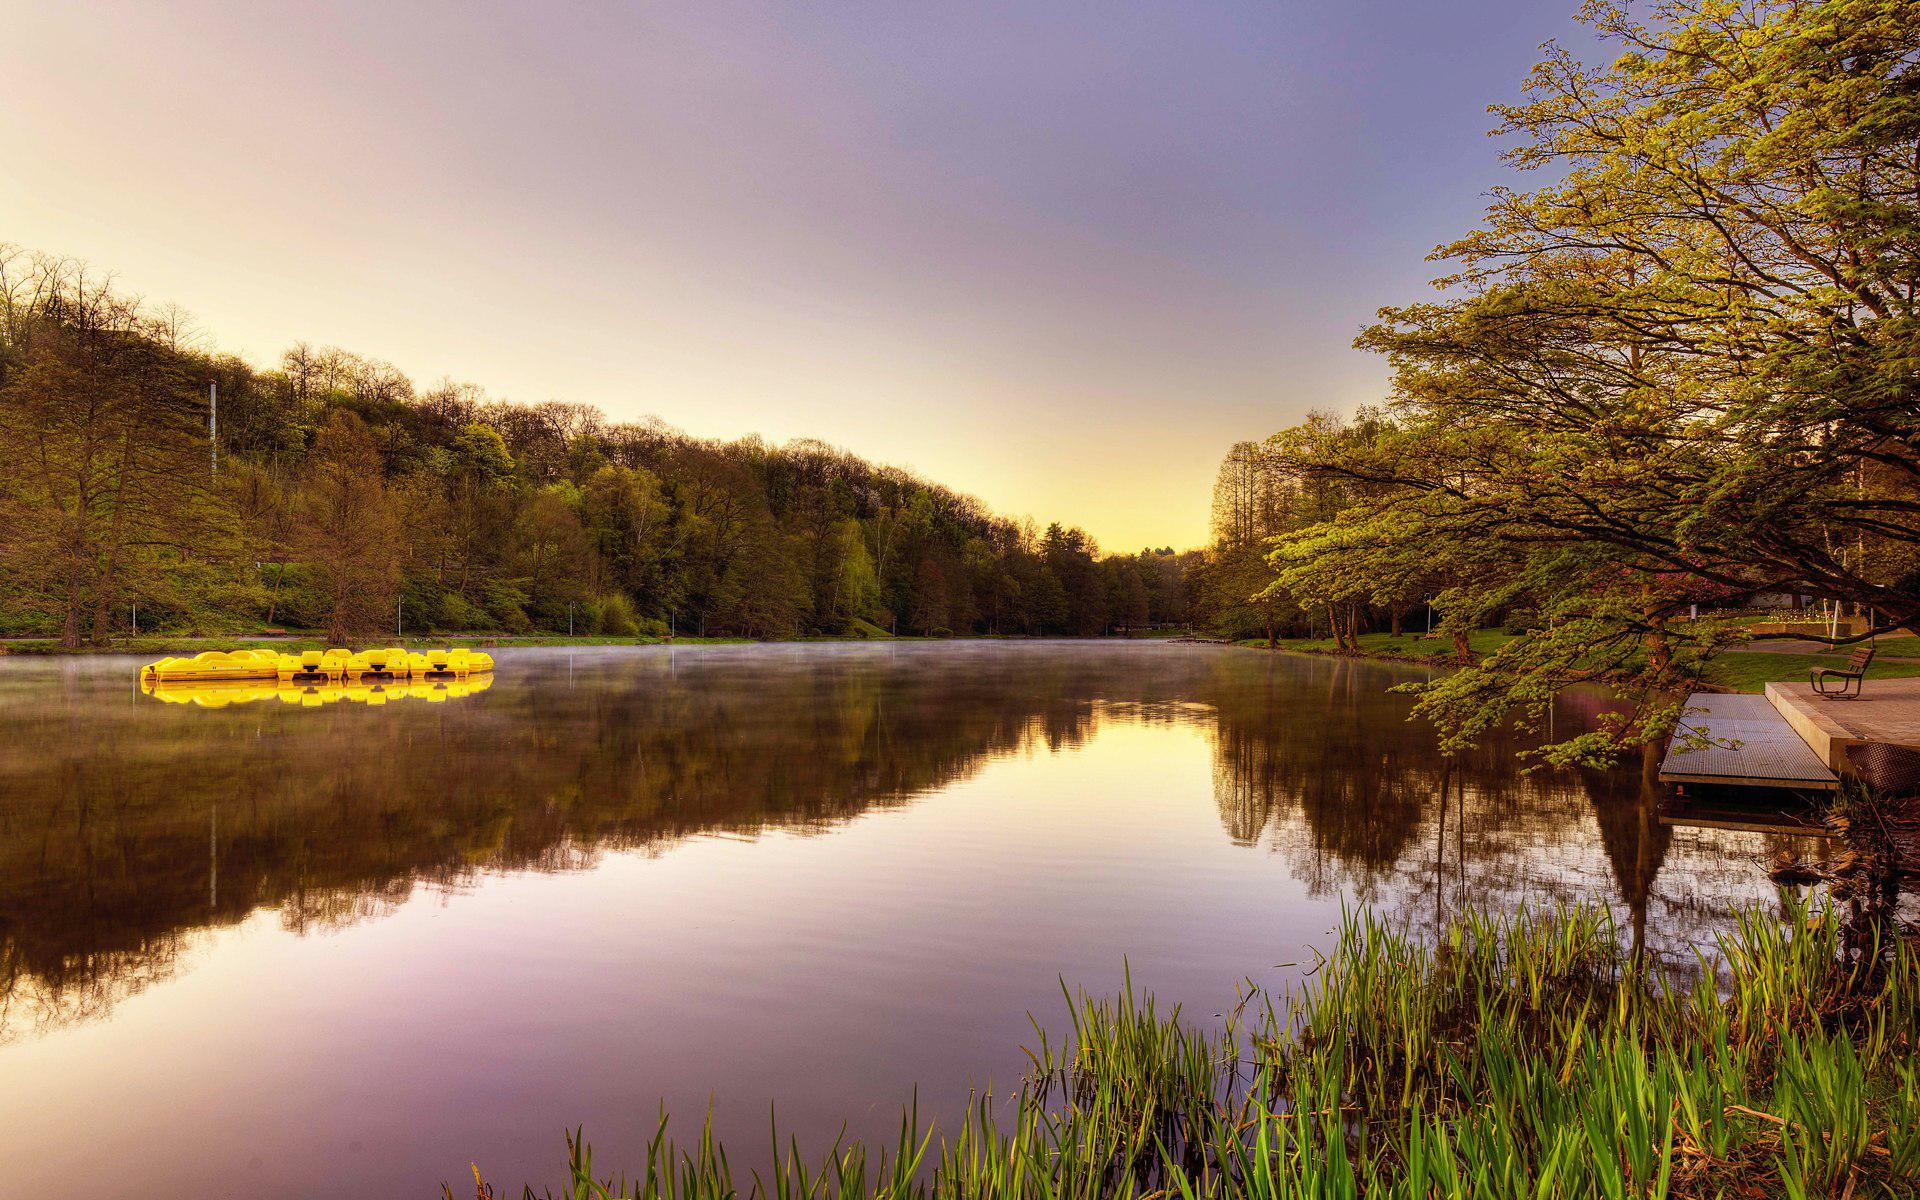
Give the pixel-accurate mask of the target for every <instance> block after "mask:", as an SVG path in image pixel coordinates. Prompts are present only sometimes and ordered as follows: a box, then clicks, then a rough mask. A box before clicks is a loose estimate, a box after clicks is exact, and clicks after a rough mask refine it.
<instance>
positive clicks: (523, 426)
mask: <svg viewBox="0 0 1920 1200" xmlns="http://www.w3.org/2000/svg"><path fill="white" fill-rule="evenodd" d="M210 382H217V383H218V386H219V389H220V398H221V414H222V419H221V423H220V434H219V445H218V446H217V447H214V446H210V445H209V444H208V442H207V437H206V430H207V423H206V401H207V387H208V384H209V383H210ZM216 450H217V453H218V456H219V463H220V468H219V472H218V474H217V475H216V474H214V472H213V469H212V468H213V461H212V460H213V455H214V453H215V451H216ZM29 451H32V453H29ZM0 456H4V457H5V458H6V460H7V461H9V462H11V463H14V464H15V465H16V466H17V467H19V468H20V469H16V470H12V471H8V472H0V631H7V632H19V633H30V634H47V635H57V636H60V637H61V638H62V639H63V641H64V642H65V643H66V644H67V645H68V646H69V647H71V646H75V645H78V644H79V643H81V642H83V641H102V640H105V639H108V638H113V637H124V636H126V635H128V634H130V633H131V632H132V610H133V605H134V604H136V603H137V604H139V605H140V607H141V610H142V612H143V614H150V621H151V622H152V624H151V627H152V628H156V629H158V628H165V629H168V630H172V631H178V632H194V631H213V630H234V631H244V630H248V629H257V628H259V627H261V626H263V625H272V626H299V627H305V628H324V629H326V630H327V631H328V632H329V634H330V636H332V637H334V638H345V637H347V636H349V635H366V636H375V635H380V634H384V633H387V632H390V631H391V630H392V629H393V626H394V622H395V619H396V616H397V617H398V618H399V620H400V623H401V625H402V626H403V627H404V628H411V629H427V628H434V629H442V630H456V631H471V632H496V631H497V632H508V633H529V632H537V631H564V630H566V629H567V628H568V627H569V618H570V616H571V622H572V625H573V627H574V628H575V629H583V628H585V629H591V628H596V627H604V626H606V625H607V623H608V622H609V621H611V622H612V623H613V625H614V626H615V627H619V628H626V627H628V625H629V624H631V626H632V627H633V628H636V629H641V630H657V631H658V632H659V633H664V632H665V630H666V627H667V625H668V623H669V621H671V622H673V623H674V624H675V625H676V626H677V627H678V628H679V629H680V630H681V631H682V632H685V633H687V634H690V635H694V636H703V635H715V636H720V635H746V636H751V637H788V636H794V635H804V634H818V633H829V634H831V633H840V632H842V631H845V630H848V629H852V628H862V627H879V628H883V629H887V630H896V629H897V630H902V631H908V630H911V631H923V632H924V631H932V630H936V629H947V630H953V631H955V632H959V633H1030V634H1039V633H1045V634H1098V633H1104V632H1107V631H1109V630H1111V629H1113V628H1115V627H1116V626H1125V627H1128V628H1132V627H1137V626H1139V625H1141V624H1142V623H1171V622H1175V621H1180V620H1184V619H1185V617H1186V596H1185V586H1184V577H1183V568H1184V563H1183V561H1182V560H1180V559H1178V558H1177V557H1175V556H1169V555H1160V554H1142V555H1138V556H1126V555H1119V556H1112V557H1107V558H1103V557H1101V556H1100V555H1099V554H1098V553H1097V551H1096V548H1095V547H1094V546H1093V545H1092V543H1091V541H1090V540H1089V539H1088V538H1087V537H1086V535H1085V534H1084V533H1082V532H1080V531H1079V530H1072V529H1063V528H1061V527H1058V526H1055V527H1052V528H1050V529H1049V530H1048V532H1047V534H1046V536H1045V538H1044V539H1043V538H1042V537H1041V536H1039V535H1037V534H1036V533H1035V532H1034V531H1032V530H1031V529H1030V528H1027V527H1024V526H1020V525H1016V524H1014V523H1013V522H1010V521H1006V520H1004V519H1001V518H998V517H995V516H993V515H992V514H990V513H988V512H986V511H985V510H984V509H983V508H982V507H981V506H980V505H979V504H978V503H977V502H976V501H974V500H972V499H970V498H968V497H965V496H961V495H958V494H956V493H954V492H951V491H948V490H947V489H945V488H942V487H939V486H937V485H934V484H930V483H927V482H925V481H923V480H920V479H916V478H914V477H913V476H911V475H908V474H906V473H905V472H902V471H898V470H895V469H891V468H883V467H876V466H874V465H872V464H870V463H866V462H863V461H861V460H859V459H856V458H854V457H852V456H851V455H848V454H846V453H844V452H841V451H838V450H835V449H833V448H831V447H828V446H823V445H820V444H818V443H813V442H796V443H793V444H791V445H789V446H784V447H777V448H776V447H769V446H766V445H765V444H763V443H761V442H760V441H758V440H757V439H746V440H743V441H739V442H731V443H727V442H715V441H704V440H700V439H696V438H691V437H687V436H685V435H682V434H679V433H676V432H674V431H672V430H669V429H666V428H664V427H662V426H660V425H659V424H657V423H653V422H648V423H642V424H633V425H621V424H612V423H609V422H608V421H607V419H606V418H605V417H604V416H603V415H602V414H600V413H599V412H598V411H596V410H594V409H591V408H587V407H584V406H579V405H570V404H561V403H544V404H537V405H518V404H508V403H504V402H497V401H490V400H488V399H487V398H486V396H485V395H484V394H483V393H482V392H481V391H480V390H479V389H478V388H475V387H472V386H469V385H459V384H449V385H445V386H442V387H440V388H436V389H433V390H431V391H427V392H424V393H422V392H419V391H417V390H416V389H415V387H414V385H413V384H412V382H411V381H409V380H408V379H407V378H406V377H405V376H404V375H402V374H400V373H399V372H398V371H397V370H395V369H394V368H392V367H391V366H389V365H387V364H384V363H379V362H374V361H371V360H368V359H364V358H361V357H358V356H356V355H352V354H349V353H346V352H344V351H340V350H330V349H329V350H315V349H313V348H311V347H308V346H305V345H297V346H295V347H294V348H293V349H292V350H290V351H288V352H287V354H286V355H285V357H284V358H283V360H282V361H281V363H280V364H279V366H278V368H277V369H275V370H270V371H257V370H254V369H253V368H251V367H249V366H247V365H246V364H245V363H242V362H240V361H238V360H236V359H233V358H227V357H212V356H208V355H205V354H201V353H198V352H195V351H192V350H189V349H183V348H181V347H179V346H178V345H177V344H175V343H174V342H173V341H171V340H169V339H168V337H167V331H166V329H165V328H164V327H163V323H161V322H156V321H153V320H150V319H148V318H147V317H146V316H145V315H143V313H142V312H141V310H140V308H139V306H138V305H137V304H134V303H132V302H131V301H127V300H125V299H123V298H120V297H117V296H115V295H113V294H112V293H111V292H110V291H109V290H106V289H103V288H99V287H97V286H95V285H94V284H93V283H92V282H90V279H89V276H88V275H87V273H86V272H84V271H82V270H81V269H80V268H79V267H78V266H77V265H76V264H73V263H70V262H67V261H65V260H59V259H52V258H47V257H44V256H33V255H28V254H25V253H22V252H19V251H16V250H14V249H12V248H10V247H6V246H0ZM27 467H31V468H32V469H27ZM616 598H619V599H616ZM610 614H611V615H610Z"/></svg>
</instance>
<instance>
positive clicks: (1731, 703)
mask: <svg viewBox="0 0 1920 1200" xmlns="http://www.w3.org/2000/svg"><path fill="white" fill-rule="evenodd" d="M1687 710H1688V711H1687V715H1686V716H1685V717H1683V718H1682V719H1681V722H1680V728H1679V730H1678V731H1677V732H1675V734H1674V736H1673V741H1672V742H1671V743H1669V744H1668V746H1667V756H1666V758H1665V760H1664V761H1662V762H1661V764H1660V782H1662V783H1711V784H1721V785H1725V786H1730V787H1775V788H1791V789H1795V790H1802V791H1833V790H1834V789H1836V788H1838V787H1839V786H1840V780H1839V778H1838V777H1837V776H1835V775H1834V773H1833V771H1832V770H1831V769H1830V768H1829V766H1828V765H1827V764H1826V763H1825V762H1822V761H1821V758H1820V756H1819V755H1817V754H1815V753H1814V749H1813V747H1812V746H1810V745H1808V743H1807V742H1806V740H1805V739H1804V738H1802V737H1801V735H1800V734H1799V733H1798V732H1797V731H1796V729H1795V726H1793V725H1792V724H1789V723H1788V720H1787V718H1786V717H1784V716H1782V715H1781V713H1780V712H1779V710H1778V709H1776V708H1775V707H1774V705H1773V703H1772V702H1771V701H1770V699H1769V697H1766V696H1733V695H1719V694H1715V693H1710V692H1697V693H1695V694H1694V695H1692V696H1689V697H1688V698H1687ZM1700 736H1704V737H1707V738H1711V739H1713V740H1712V742H1710V743H1707V744H1704V745H1698V746H1690V745H1688V743H1689V742H1693V741H1697V740H1698V737H1700Z"/></svg>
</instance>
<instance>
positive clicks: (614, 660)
mask: <svg viewBox="0 0 1920 1200" xmlns="http://www.w3.org/2000/svg"><path fill="white" fill-rule="evenodd" d="M499 657H500V665H499V670H498V672H497V677H496V679H495V682H494V684H493V686H492V687H491V688H490V689H489V690H487V691H486V692H485V693H483V694H480V695H475V696H469V697H465V698H461V699H454V700H447V701H446V702H444V703H429V702H427V701H426V700H423V699H415V700H409V701H406V702H403V703H396V704H389V705H386V706H384V707H373V706H368V705H364V704H356V703H339V704H331V705H327V706H324V707H318V708H299V707H294V706H291V705H286V704H282V703H279V702H276V701H272V700H268V701H264V702H259V703H251V704H240V705H234V706H230V707H225V708H218V709H209V708H199V707H194V706H191V705H179V704H166V703H161V702H159V701H158V700H155V699H153V698H150V697H146V696H142V695H139V694H138V693H137V691H136V689H135V687H134V682H133V681H134V677H135V668H136V665H137V663H136V660H132V659H88V660H17V659H16V660H11V661H0V1196H6V1197H12V1196H22V1197H24V1196H41V1195H52V1194H56V1193H58V1194H69V1193H70V1192H71V1190H72V1189H73V1187H74V1186H75V1184H76V1182H78V1181H84V1182H83V1183H82V1184H81V1190H82V1191H83V1192H84V1194H86V1195H88V1196H92V1197H114V1196H126V1197H136V1196H137V1197H142V1198H143V1200H155V1198H164V1197H176V1196H177V1197H189V1196H191V1197H215V1196H230V1195H234V1196H237V1195H245V1196H249V1197H278V1196H329V1197H331V1196H354V1197H373V1196H381V1197H384V1196H421V1197H425V1196H432V1195H438V1189H439V1184H440V1182H441V1181H442V1180H455V1181H457V1180H458V1179H460V1178H461V1177H463V1176H464V1175H465V1174H466V1173H467V1169H468V1168H467V1164H468V1163H469V1162H472V1161H475V1160H477V1161H478V1162H479V1164H480V1165H481V1167H482V1168H483V1169H484V1170H485V1171H486V1173H487V1174H488V1176H489V1177H490V1178H492V1179H494V1180H496V1181H498V1182H501V1183H504V1184H508V1185H510V1186H511V1187H513V1188H514V1189H516V1190H517V1187H518V1185H519V1184H520V1183H521V1182H523V1181H532V1182H535V1183H536V1184H541V1185H546V1184H551V1183H553V1182H554V1181H555V1179H556V1168H557V1167H558V1166H559V1164H560V1162H561V1160H562V1157H563V1153H564V1144H563V1141H562V1136H561V1133H562V1129H563V1128H565V1127H571V1126H573V1125H575V1124H580V1123H584V1124H585V1125H586V1127H587V1130H588V1133H589V1134H590V1136H591V1137H592V1138H593V1139H594V1142H595V1144H596V1150H597V1152H598V1158H599V1160H600V1161H601V1162H603V1163H606V1164H612V1165H618V1164H620V1163H622V1162H632V1161H634V1160H635V1158H636V1157H637V1155H638V1153H639V1151H640V1149H641V1147H642V1146H643V1144H644V1141H645V1138H646V1136H647V1135H648V1134H649V1133H650V1132H651V1131H652V1128H653V1125H654V1122H655V1119H656V1115H657V1111H658V1108H659V1105H660V1104H661V1103H662V1102H663V1101H664V1102H665V1103H666V1104H667V1105H668V1106H669V1108H671V1109H672V1110H673V1112H675V1113H676V1114H678V1119H677V1121H676V1124H677V1125H680V1126H684V1127H692V1126H695V1125H697V1122H698V1121H699V1119H700V1117H701V1115H702V1114H703V1112H704V1111H705V1109H706V1107H707V1105H708V1102H709V1097H711V1098H712V1103H713V1106H714V1114H715V1123H716V1126H717V1127H718V1129H719V1130H720V1132H721V1133H722V1134H723V1135H726V1136H727V1137H729V1138H730V1139H731V1140H733V1141H734V1143H735V1147H734V1148H735V1150H736V1152H737V1157H736V1162H739V1161H741V1160H742V1159H744V1160H746V1162H747V1163H748V1164H749V1165H750V1164H751V1163H752V1162H753V1161H754V1160H755V1158H756V1157H757V1155H756V1152H758V1154H759V1155H764V1151H760V1149H759V1148H760V1147H763V1146H764V1145H765V1142H766V1127H767V1114H768V1109H769V1106H773V1107H774V1108H776V1109H777V1111H778V1114H779V1117H780V1121H781V1125H782V1126H783V1128H786V1129H790V1130H791V1131H792V1132H794V1133H796V1134H798V1135H799V1136H800V1137H801V1138H802V1140H803V1141H806V1142H813V1143H816V1144H824V1141H825V1140H827V1139H830V1138H831V1136H832V1134H833V1133H834V1132H835V1131H836V1130H837V1129H838V1128H839V1126H840V1125H841V1123H842V1122H843V1121H844V1122H845V1123H846V1124H847V1127H848V1129H849V1130H850V1131H851V1132H853V1133H856V1134H868V1135H872V1134H879V1135H882V1136H885V1135H888V1134H890V1133H891V1132H892V1131H893V1130H894V1129H895V1128H896V1126H897V1122H898V1119H899V1111H900V1108H901V1106H902V1105H903V1104H905V1103H906V1102H908V1101H909V1100H910V1099H911V1098H912V1097H913V1095H914V1089H915V1086H916V1085H918V1088H919V1097H920V1102H921V1107H922V1112H923V1114H926V1113H931V1114H934V1115H939V1114H945V1113H951V1112H953V1111H954V1110H955V1109H956V1107H957V1106H958V1105H960V1104H963V1103H964V1102H965V1100H966V1097H967V1094H968V1092H969V1090H970V1089H984V1088H987V1087H989V1086H992V1087H994V1088H995V1089H996V1090H998V1091H1005V1090H1006V1088H1007V1087H1008V1085H1010V1084H1012V1083H1014V1082H1015V1081H1017V1079H1018V1077H1019V1074H1020V1070H1021V1066H1022V1063H1023V1058H1022V1056H1021V1053H1020V1047H1021V1045H1022V1044H1023V1043H1025V1042H1027V1041H1029V1040H1031V1027H1030V1026H1029V1024H1028V1014H1029V1013H1033V1014H1035V1015H1036V1016H1038V1017H1039V1018H1041V1019H1042V1020H1043V1021H1053V1020H1054V1019H1055V1018H1057V1017H1058V1016H1059V1015H1060V1011H1061V1008H1062V1004H1061V1001H1060V998H1059V982H1060V980H1061V979H1062V978H1064V979H1065V980H1066V981H1067V982H1068V983H1070V984H1072V985H1075V986H1085V987H1087V988H1090V989H1094V990H1099V991H1105V990H1111V989H1113V988H1115V987H1116V986H1117V985H1118V982H1119V980H1120V978H1121V973H1122V970H1123V968H1124V967H1125V966H1126V965H1127V964H1130V965H1131V969H1132V973H1133V977H1134V980H1135V982H1136V983H1137V984H1139V985H1142V986H1145V987H1148V988H1151V989H1153V990H1155V991H1156V992H1158V993H1159V994H1160V995H1161V996H1162V997H1163V998H1165V999H1167V1000H1179V1001H1183V1002H1184V1003H1185V1004H1186V1005H1187V1007H1188V1011H1189V1012H1192V1013H1198V1014H1207V1013H1214V1012H1218V1011H1220V1010H1221V1008H1222V1007H1223V1006H1224V1005H1225V1004H1227V1003H1228V1002H1230V1001H1231V999H1232V997H1233V995H1234V991H1235V987H1236V985H1237V984H1239V983H1240V982H1241V981H1242V980H1245V979H1249V978H1251V979H1253V980H1255V981H1257V982H1259V983H1262V984H1267V985H1272V986H1283V985H1285V984H1287V983H1289V982H1290V981H1293V980H1296V979H1298V978H1299V976H1300V974H1301V971H1302V969H1303V968H1302V967H1301V966H1298V965H1288V964H1298V963H1300V962H1302V960H1310V951H1311V948H1313V947H1315V946H1323V945H1325V944H1326V941H1327V935H1328V932H1329V930H1330V929H1331V928H1332V926H1333V924H1334V923H1335V921H1336V920H1337V919H1338V916H1339V913H1340V909H1341V906H1342V905H1351V904H1354V903H1356V902H1361V903H1365V904H1369V905H1373V906H1376V907H1377V908H1378V909H1380V910H1381V911H1383V912H1385V913H1387V914H1389V915H1390V916H1391V917H1392V918H1393V919H1395V920H1397V921H1402V922H1410V923H1413V924H1414V925H1416V926H1419V927H1421V928H1429V927H1432V926H1433V925H1434V924H1435V923H1437V922H1439V921H1441V920H1443V919H1444V918H1445V917H1446V916H1447V915H1448V914H1449V913H1451V912H1453V911H1454V910H1456V909H1457V908H1458V907H1459V906H1460V905H1461V904H1463V903H1469V902H1471V903H1479V904H1489V905H1493V906H1495V907H1498V908H1502V909H1505V908H1511V907H1513V906H1515V905H1517V904H1519V903H1520V902H1521V901H1522V900H1525V899H1532V900H1536V901H1552V900H1560V899H1598V900H1603V901H1605V902H1607V903H1609V904H1611V905H1612V906H1614V908H1615V909H1616V911H1617V912H1618V914H1619V916H1620V919H1621V923H1622V925H1623V927H1624V928H1625V930H1626V931H1627V936H1635V937H1640V938H1642V939H1643V940H1644V941H1645V943H1646V944H1647V945H1649V946H1650V947H1651V948H1653V949H1655V950H1657V951H1660V952H1663V953H1680V952H1684V950H1685V948H1686V947H1688V946H1689V945H1692V944H1694V943H1697V942H1700V941H1702V940H1704V939H1708V938H1710V937H1711V936H1712V935H1713V933H1714V932H1715V931H1717V930H1719V929H1721V928H1724V922H1725V919H1726V910H1727V907H1728V906H1729V905H1730V904H1733V903H1737V902H1742V901H1748V900H1760V901H1763V902H1766V903H1777V901H1778V896H1777V893H1776V891H1775V889H1774V888H1773V887H1772V886H1771V885H1769V884H1768V883H1767V882H1766V880H1765V877H1764V874H1763V872H1762V870H1761V869H1760V867H1759V866H1758V865H1757V862H1758V860H1759V859H1761V858H1763V857H1764V856H1766V855H1768V854H1770V853H1771V852H1772V851H1773V850H1774V849H1775V848H1776V847H1778V846H1780V845H1782V844H1785V842H1784V839H1783V838H1781V837H1779V836H1777V835H1773V834H1764V833H1754V832H1734V831H1727V830H1720V829H1704V828H1695V827H1689V826H1684V825H1673V824H1670V823H1666V822H1663V821H1662V819H1661V813H1660V801H1661V796H1660V791H1659V789H1658V787H1657V786H1656V785H1654V784H1653V783H1651V782H1650V779H1651V773H1650V768H1647V767H1644V766H1641V765H1638V764H1636V765H1635V766H1633V767H1631V768H1629V769H1624V770H1622V771H1620V772H1618V773H1612V774H1597V773H1574V772H1563V773H1544V772H1542V773H1534V774H1528V775H1523V774H1521V773H1520V772H1519V771H1518V770H1517V768H1516V766H1515V764H1514V759H1513V754H1514V751H1515V750H1516V749H1518V748H1519V747H1517V746H1515V745H1512V744H1494V745H1490V746H1488V747H1486V748H1485V749H1484V750H1483V751H1481V752H1479V753H1476V754H1473V755H1471V756H1469V757H1467V758H1466V759H1464V760H1461V761H1456V762H1453V763H1452V764H1449V763H1448V762H1447V761H1446V760H1444V759H1442V758H1441V757H1440V756H1439V755H1438V754H1437V753H1436V752H1435V750H1434V745H1433V739H1432V736H1431V735H1430V734H1429V733H1428V732H1427V731H1426V730H1425V729H1424V727H1422V726H1420V725H1417V724H1413V723H1409V722H1407V721H1406V720H1405V716H1406V709H1407V700H1406V699H1405V698H1404V697H1401V696H1397V695H1394V694H1391V693H1389V692H1388V691H1387V689H1388V688H1389V687H1390V686H1391V685H1392V684H1394V683H1396V682H1400V681H1404V680H1406V679H1408V678H1419V677H1420V673H1419V669H1417V668H1395V667H1388V666H1384V665H1377V664H1358V663H1351V662H1340V661H1334V660H1327V659H1314V658H1301V657H1291V656H1268V655H1264V654H1259V653H1253V652H1246V651H1235V650H1227V649H1222V648H1215V647H1206V646H1171V645H1167V646H1162V645H1151V644H1141V643H1132V644H1125V643H1077V644H1075V643H1055V644H1047V643H1021V644H1004V645H1002V644H952V645H901V646H872V647H869V646H843V645H819V646H807V647H721V646H715V647H697V648H682V649H677V650H672V651H669V650H667V649H654V648H648V649H637V650H636V649H610V650H595V651H572V652H569V651H539V650H522V651H513V650H509V651H506V652H504V653H502V654H501V655H500V656H499ZM1595 707H1597V705H1589V706H1587V710H1585V711H1583V710H1582V706H1581V705H1580V704H1578V703H1574V704H1568V705H1565V706H1563V707H1562V708H1561V709H1560V710H1559V711H1558V712H1557V713H1556V714H1555V720H1556V722H1557V723H1560V724H1561V726H1562V727H1563V728H1569V727H1574V726H1577V725H1578V723H1579V722H1581V721H1583V720H1586V719H1590V718H1591V715H1592V711H1591V710H1592V709H1593V708H1595ZM1056 1024H1057V1022H1056Z"/></svg>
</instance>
